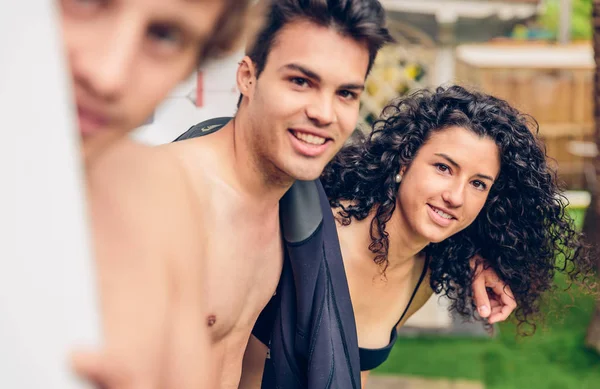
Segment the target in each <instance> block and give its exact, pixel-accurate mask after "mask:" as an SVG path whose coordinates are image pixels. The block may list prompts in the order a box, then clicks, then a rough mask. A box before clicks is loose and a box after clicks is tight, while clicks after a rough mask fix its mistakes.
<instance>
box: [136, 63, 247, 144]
mask: <svg viewBox="0 0 600 389" xmlns="http://www.w3.org/2000/svg"><path fill="white" fill-rule="evenodd" d="M242 57H243V53H241V52H239V53H236V54H234V55H231V56H229V57H227V58H224V59H222V60H219V61H216V62H213V63H210V64H208V65H207V66H205V67H204V69H203V74H204V75H203V79H204V106H203V107H201V108H197V107H196V106H195V104H194V102H193V101H192V100H190V96H191V97H192V98H194V97H195V93H194V91H195V90H196V74H193V75H192V76H191V77H190V78H189V79H188V80H187V81H185V82H184V83H182V84H181V85H179V86H178V87H177V88H176V89H175V90H174V91H173V92H172V93H171V94H170V96H169V97H168V98H167V99H166V100H165V101H164V102H163V103H162V104H161V105H160V106H159V107H158V109H157V110H156V112H155V115H154V121H153V123H152V124H149V125H146V126H143V127H140V128H139V129H137V130H136V131H135V133H134V134H133V136H134V138H135V139H137V140H140V141H142V142H144V143H148V144H161V143H167V142H170V141H172V140H174V139H175V138H177V137H178V136H179V135H181V134H182V133H183V132H185V131H187V129H188V128H190V127H191V126H193V125H194V124H197V123H199V122H201V121H203V120H206V119H210V118H214V117H219V116H233V115H234V114H235V109H236V104H237V100H238V96H239V94H238V92H237V90H236V86H235V73H236V70H237V66H238V62H239V61H240V60H241V59H242Z"/></svg>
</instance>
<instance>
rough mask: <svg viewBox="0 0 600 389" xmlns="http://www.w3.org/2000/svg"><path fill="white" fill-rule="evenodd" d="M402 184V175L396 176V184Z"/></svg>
mask: <svg viewBox="0 0 600 389" xmlns="http://www.w3.org/2000/svg"><path fill="white" fill-rule="evenodd" d="M400 182H402V175H401V174H396V183H397V184H399V183H400Z"/></svg>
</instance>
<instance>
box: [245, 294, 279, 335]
mask: <svg viewBox="0 0 600 389" xmlns="http://www.w3.org/2000/svg"><path fill="white" fill-rule="evenodd" d="M278 309H279V295H278V294H275V295H273V297H271V300H270V301H269V303H268V304H267V305H266V306H265V308H264V309H263V310H262V312H261V313H260V315H259V316H258V319H256V323H255V324H254V328H252V335H254V336H255V337H256V338H257V339H258V340H260V342H261V343H262V344H264V345H265V346H269V344H270V343H271V333H272V332H273V323H274V322H275V315H276V314H277V310H278Z"/></svg>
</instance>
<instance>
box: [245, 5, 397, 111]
mask: <svg viewBox="0 0 600 389" xmlns="http://www.w3.org/2000/svg"><path fill="white" fill-rule="evenodd" d="M266 1H269V0H266ZM269 3H270V4H269V5H270V8H269V10H268V12H267V13H266V16H265V23H264V25H263V27H262V28H261V29H260V30H259V31H258V32H257V34H256V37H255V39H254V41H253V42H252V43H251V44H249V45H248V47H247V49H246V55H247V56H248V57H250V59H252V61H253V62H254V64H255V66H256V75H257V77H260V74H261V73H262V71H263V70H264V68H265V64H266V63H267V60H268V57H269V53H270V52H271V49H272V48H273V46H274V45H276V44H277V37H278V33H279V31H281V29H282V28H283V27H284V26H286V25H287V24H288V23H291V22H294V21H298V20H307V21H310V22H312V23H314V24H316V25H318V26H322V27H331V28H334V29H336V30H337V31H338V32H340V33H341V34H342V35H344V36H348V37H352V38H353V39H355V40H358V41H361V42H364V43H365V44H366V46H367V48H368V50H369V67H368V71H369V70H371V67H372V65H373V61H375V57H376V56H377V52H378V51H379V49H380V48H381V47H382V46H383V45H385V44H386V43H389V42H392V41H393V38H392V36H391V35H390V33H389V32H388V30H387V29H386V28H385V11H384V9H383V7H382V6H381V4H380V3H379V1H377V0H366V1H365V0H344V1H335V2H334V1H328V0H317V1H308V0H279V1H273V2H270V1H269ZM368 71H367V72H368ZM241 100H242V97H241V96H240V99H239V101H238V107H239V105H240V103H241Z"/></svg>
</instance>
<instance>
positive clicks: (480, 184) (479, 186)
mask: <svg viewBox="0 0 600 389" xmlns="http://www.w3.org/2000/svg"><path fill="white" fill-rule="evenodd" d="M473 186H474V187H475V189H477V190H481V191H484V190H486V189H487V184H486V183H485V182H483V181H479V180H475V181H473Z"/></svg>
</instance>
